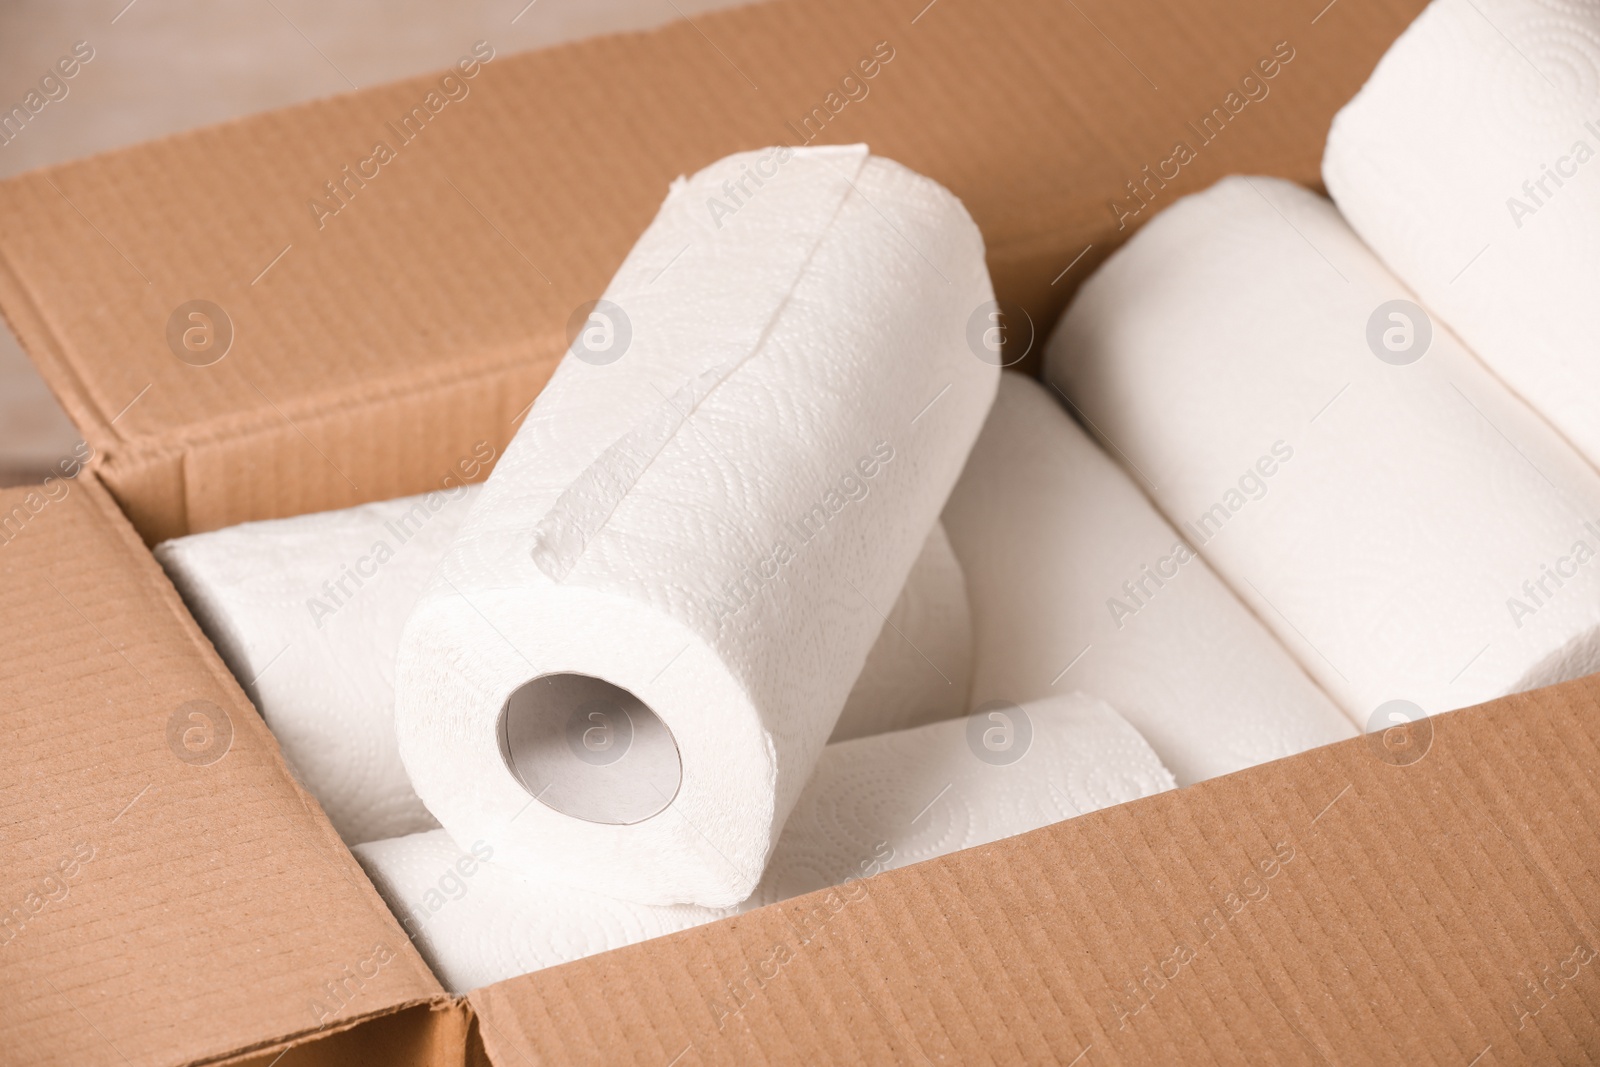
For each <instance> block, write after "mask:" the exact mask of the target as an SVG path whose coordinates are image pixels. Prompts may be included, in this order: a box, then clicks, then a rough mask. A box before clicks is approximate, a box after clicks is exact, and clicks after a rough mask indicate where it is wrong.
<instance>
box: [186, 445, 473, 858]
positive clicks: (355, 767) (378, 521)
mask: <svg viewBox="0 0 1600 1067" xmlns="http://www.w3.org/2000/svg"><path fill="white" fill-rule="evenodd" d="M483 458H485V459H486V458H492V456H490V457H483ZM475 493H476V487H470V486H466V485H463V484H461V483H459V482H457V483H456V484H454V485H453V486H452V487H451V488H449V489H443V490H440V491H438V492H433V493H425V494H423V495H421V496H414V497H405V498H402V499H399V500H386V501H383V502H381V503H376V504H363V505H361V506H360V507H354V508H344V509H341V510H339V511H327V512H319V513H317V514H313V515H300V516H296V517H294V518H291V519H276V520H272V521H268V522H249V523H244V524H242V525H239V526H230V527H228V528H226V529H222V530H213V531H210V532H207V533H202V534H193V535H191V536H188V537H180V538H177V539H175V540H172V541H166V542H163V543H162V544H159V545H157V546H156V548H155V555H156V559H158V560H160V562H161V565H162V567H163V568H165V569H166V572H167V576H168V577H170V578H171V579H172V582H173V584H174V585H176V586H177V588H178V592H179V593H181V594H182V596H183V599H184V603H186V604H187V605H188V606H189V610H190V612H191V613H193V615H194V617H195V619H196V620H197V621H198V622H199V623H200V627H201V629H203V630H205V632H206V636H208V637H210V638H211V643H212V644H214V645H215V646H216V647H217V651H218V652H219V653H220V654H221V656H222V659H223V662H225V663H226V664H227V665H228V669H229V670H231V671H232V672H233V674H234V677H235V678H237V679H238V680H239V684H240V685H241V686H243V687H244V691H245V693H246V694H247V695H248V696H249V697H250V699H251V701H252V702H254V704H255V706H256V707H257V708H258V709H260V711H261V714H262V717H263V718H264V719H265V720H266V723H267V725H268V726H269V727H270V728H271V729H272V732H273V735H274V736H276V737H277V739H278V744H279V746H281V747H282V749H283V754H284V756H285V758H286V759H287V760H288V761H289V764H290V765H291V766H292V767H293V768H294V770H295V772H296V773H297V774H298V775H299V777H300V780H301V782H302V784H304V785H305V787H306V788H307V789H308V790H310V791H311V794H312V795H313V796H315V797H316V798H317V800H318V801H319V802H320V803H321V804H322V808H323V810H324V811H325V812H327V814H328V819H329V821H331V822H332V823H333V826H334V829H336V830H338V831H339V836H340V837H342V838H344V840H345V842H346V843H348V844H354V843H356V842H358V841H372V840H375V839H377V838H382V837H394V836H397V835H400V834H408V833H411V832H413V831H416V830H425V829H429V828H431V827H434V826H437V825H438V823H436V822H434V820H433V817H432V816H430V815H429V814H428V811H427V809H426V808H424V807H423V806H422V801H420V800H418V799H417V795H416V793H415V792H414V791H413V790H412V789H411V783H410V782H409V781H408V780H407V778H406V773H405V768H404V767H403V766H401V763H400V750H399V746H398V745H397V744H396V743H395V737H394V668H395V650H396V649H397V648H399V646H400V630H401V627H402V626H403V625H404V623H405V619H406V616H407V614H408V613H409V612H410V610H411V607H412V605H413V604H415V603H416V600H417V597H418V595H419V594H421V592H422V590H423V588H424V587H425V586H426V585H427V581H428V578H429V576H430V575H431V574H432V573H433V570H434V568H435V567H436V566H437V565H438V563H439V560H440V559H442V558H443V556H444V551H445V549H446V548H447V547H448V546H449V544H450V540H451V538H453V537H454V536H455V531H456V529H457V527H459V526H460V524H461V520H462V519H463V518H465V517H466V514H467V511H468V510H469V509H470V507H471V499H472V496H473V495H474V494H475Z"/></svg>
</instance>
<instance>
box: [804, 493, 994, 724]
mask: <svg viewBox="0 0 1600 1067" xmlns="http://www.w3.org/2000/svg"><path fill="white" fill-rule="evenodd" d="M971 684H972V611H971V608H970V606H969V605H968V602H967V581H966V577H965V576H964V575H963V573H962V570H961V563H960V561H959V560H957V559H956V554H955V550H954V549H953V548H951V547H950V538H949V537H947V536H946V535H945V529H944V525H943V524H942V523H938V522H935V523H934V524H933V532H932V533H930V534H928V540H927V541H926V542H925V543H924V544H923V546H922V553H921V555H919V556H917V561H916V563H914V564H913V565H912V567H911V573H910V574H909V575H908V576H907V577H906V584H905V586H904V587H903V588H902V589H901V590H900V598H899V599H898V600H896V601H895V603H894V607H893V608H891V609H889V615H888V618H886V619H885V620H884V623H883V629H882V630H880V631H879V633H878V639H877V641H876V642H875V643H874V644H873V646H872V651H870V652H868V653H867V663H866V666H864V667H862V668H861V675H860V677H858V678H857V679H856V684H855V688H854V689H852V690H850V698H849V699H848V700H846V701H845V704H844V711H842V712H840V714H839V721H838V723H836V724H835V725H834V728H833V735H832V736H831V737H829V738H828V740H829V741H848V740H850V739H851V738H855V737H867V736H869V735H871V734H881V733H885V732H886V731H889V730H904V729H907V728H908V727H912V726H921V725H922V724H923V723H929V722H938V721H939V720H940V719H953V718H955V717H956V716H958V715H965V714H966V711H967V693H968V691H969V689H970V688H971Z"/></svg>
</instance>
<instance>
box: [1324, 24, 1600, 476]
mask: <svg viewBox="0 0 1600 1067" xmlns="http://www.w3.org/2000/svg"><path fill="white" fill-rule="evenodd" d="M1597 155H1600V4H1596V3H1594V2H1593V0H1587V2H1582V0H1580V2H1576V3H1563V4H1551V3H1548V2H1539V0H1435V2H1434V3H1432V4H1430V5H1429V6H1428V7H1427V9H1426V10H1425V11H1423V13H1422V15H1421V16H1420V17H1418V19H1417V20H1416V22H1414V23H1412V25H1411V27H1410V28H1409V29H1407V30H1406V32H1405V33H1403V34H1402V35H1401V36H1400V39H1399V40H1398V41H1396V42H1395V43H1394V45H1393V46H1392V47H1391V48H1390V49H1389V51H1388V53H1387V54H1386V55H1385V56H1384V57H1383V59H1382V60H1381V61H1380V62H1379V64H1378V67H1377V69H1376V70H1375V71H1374V72H1373V75H1372V77H1371V79H1370V80H1369V81H1368V82H1367V84H1366V86H1365V88H1363V89H1362V90H1361V92H1359V93H1358V94H1356V97H1355V99H1353V100H1351V101H1350V103H1349V104H1347V105H1346V106H1345V108H1344V110H1342V111H1340V112H1339V114H1338V115H1337V116H1336V117H1335V118H1334V122H1333V127H1332V130H1331V131H1330V132H1329V134H1328V145H1327V150H1326V152H1325V154H1324V155H1323V160H1322V175H1323V179H1324V181H1325V182H1326V183H1327V186H1328V191H1329V193H1330V194H1332V196H1333V199H1334V202H1335V203H1337V204H1338V205H1339V210H1340V211H1342V212H1343V213H1344V216H1345V218H1346V219H1348V220H1349V222H1350V225H1351V226H1352V227H1353V228H1354V229H1355V231H1356V232H1357V233H1358V234H1360V235H1361V236H1362V238H1364V239H1365V240H1366V242H1367V244H1368V245H1369V246H1371V248H1372V249H1373V251H1375V252H1377V253H1378V255H1379V256H1380V257H1382V258H1383V260H1384V261H1385V262H1386V263H1387V264H1388V265H1389V267H1390V268H1391V269H1392V270H1393V271H1394V272H1395V273H1396V274H1397V275H1399V276H1400V278H1401V280H1402V281H1404V282H1405V283H1406V284H1407V285H1409V286H1410V287H1411V288H1412V289H1413V290H1414V291H1415V292H1416V293H1418V294H1419V295H1420V297H1421V300H1422V303H1423V304H1424V305H1426V306H1427V308H1428V309H1429V310H1430V311H1432V312H1434V313H1435V314H1437V315H1438V317H1440V318H1442V319H1443V320H1444V321H1445V322H1446V323H1448V324H1449V326H1450V328H1451V329H1452V330H1453V331H1454V332H1455V333H1456V334H1458V335H1459V336H1460V337H1461V339H1462V340H1463V341H1465V342H1466V344H1467V346H1468V347H1469V348H1471V349H1472V351H1473V352H1474V353H1475V354H1476V355H1477V356H1478V357H1479V358H1481V359H1482V360H1483V361H1484V363H1486V364H1488V366H1489V368H1490V369H1491V370H1493V371H1494V372H1495V373H1496V374H1497V375H1499V376H1500V378H1501V379H1502V380H1504V381H1505V382H1506V383H1507V384H1509V385H1510V386H1511V388H1512V389H1514V390H1515V391H1516V392H1517V393H1519V394H1520V395H1521V396H1522V397H1523V399H1525V400H1527V401H1528V403H1529V404H1531V405H1532V406H1533V407H1534V408H1536V409H1537V410H1539V411H1540V412H1541V413H1542V414H1544V416H1545V417H1546V418H1548V419H1549V420H1550V421H1551V422H1552V423H1554V424H1555V426H1556V428H1557V429H1558V430H1560V431H1561V432H1562V433H1563V434H1565V435H1566V437H1567V438H1568V440H1570V441H1571V442H1572V443H1573V444H1575V445H1576V446H1577V447H1578V448H1579V450H1580V451H1582V452H1584V453H1585V454H1586V455H1587V456H1588V457H1589V459H1590V460H1591V461H1592V462H1594V463H1596V464H1600V256H1597V255H1596V254H1595V247H1596V245H1597V244H1600V161H1597Z"/></svg>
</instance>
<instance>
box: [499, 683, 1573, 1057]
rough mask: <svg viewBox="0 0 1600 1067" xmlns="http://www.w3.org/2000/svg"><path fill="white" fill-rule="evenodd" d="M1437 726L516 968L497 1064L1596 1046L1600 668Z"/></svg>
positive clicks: (1404, 1052) (1568, 1049)
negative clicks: (1412, 754) (706, 922)
mask: <svg viewBox="0 0 1600 1067" xmlns="http://www.w3.org/2000/svg"><path fill="white" fill-rule="evenodd" d="M1429 728H1431V734H1432V737H1431V741H1426V742H1425V741H1423V740H1422V735H1421V734H1420V733H1419V734H1416V735H1414V736H1413V738H1412V740H1413V743H1414V745H1415V746H1416V747H1417V748H1419V749H1420V748H1421V747H1422V746H1424V745H1426V753H1425V755H1424V756H1423V757H1422V758H1421V759H1420V760H1418V761H1416V762H1414V763H1411V764H1409V765H1406V766H1398V765H1395V764H1394V763H1392V762H1386V761H1385V760H1384V759H1383V758H1381V757H1380V755H1379V747H1378V745H1377V742H1376V741H1375V739H1373V738H1370V737H1369V738H1357V739H1355V740H1352V741H1349V742H1345V743H1342V744H1338V745H1333V746H1330V747H1327V748H1323V749H1319V750H1316V751H1313V752H1308V753H1304V754H1302V755H1300V756H1296V757H1293V758H1291V759H1287V760H1282V761H1279V762H1277V763H1272V764H1267V765H1264V766H1260V767H1256V768H1252V769H1251V770H1249V771H1245V772H1242V773H1239V774H1235V775H1231V776H1229V777H1226V778H1220V779H1213V780H1211V781H1207V782H1202V783H1200V784H1198V785H1194V786H1190V787H1189V788H1187V789H1183V790H1181V791H1177V792H1170V793H1165V794H1161V795H1158V796H1154V797H1149V798H1146V799H1144V800H1139V801H1135V802H1134V803H1131V804H1124V805H1120V806H1118V807H1115V808H1110V809H1107V810H1104V811H1101V812H1098V813H1095V814H1092V815H1088V816H1084V817H1082V818H1078V819H1074V820H1071V821H1068V822H1065V823H1059V824H1057V825H1055V826H1051V827H1047V828H1045V829H1043V830H1038V831H1035V832H1034V833H1031V834H1027V835H1024V836H1022V837H1017V838H1012V839H1010V840H1007V841H1002V842H998V843H996V844H993V845H988V846H984V847H981V848H975V849H971V850H968V851H966V852H961V853H958V854H956V855H953V856H948V857H945V858H943V859H938V860H933V861H930V862H927V863H922V864H918V865H916V866H912V867H906V868H902V869H900V870H896V871H891V872H889V873H887V874H881V875H878V876H876V877H874V878H872V879H871V880H869V881H867V882H865V883H857V885H856V886H855V887H854V889H852V890H850V891H837V890H836V891H829V892H822V893H815V894H812V895H810V896H808V897H802V898H799V899H796V900H793V901H789V902H786V903H784V904H780V905H774V906H772V907H769V908H765V909H762V910H760V911H757V912H754V913H751V914H749V915H746V916H743V917H741V918H738V919H735V920H729V921H725V922H721V923H718V924H716V925H714V926H709V927H702V928H699V929H695V930H690V931H686V932H684V933H681V934H676V935H673V936H670V937H666V938H661V939H659V940H656V941H651V942H647V943H644V944H640V945H635V946H632V947H629V948H625V949H621V950H618V951H615V952H611V953H608V954H606V955H603V956H598V957H593V958H591V959H588V960H580V961H578V962H576V963H572V964H568V965H566V966H563V967H556V968H552V969H549V970H545V971H540V972H537V973H535V974H531V975H526V976H524V977H522V978H518V979H513V980H511V981H507V982H502V983H499V984H497V985H494V986H490V987H488V988H486V989H481V990H478V991H477V992H475V993H473V994H472V996H471V1001H472V1004H473V1006H474V1008H475V1009H476V1011H477V1014H478V1026H479V1033H480V1035H481V1038H482V1040H483V1043H484V1046H485V1049H486V1050H487V1053H488V1056H489V1058H490V1059H491V1061H492V1062H493V1063H495V1064H497V1065H500V1067H510V1065H512V1064H519V1063H606V1064H616V1063H630V1064H641V1065H651V1067H660V1065H662V1064H666V1063H674V1064H682V1065H691V1064H712V1063H727V1064H811V1063H914V1064H927V1063H939V1064H944V1063H961V1064H978V1063H1040V1062H1055V1063H1070V1064H1095V1063H1100V1064H1105V1063H1148V1064H1175V1063H1285V1064H1288V1063H1297V1064H1324V1065H1325V1064H1354V1063H1410V1064H1441V1065H1442V1064H1454V1065H1458V1067H1459V1065H1463V1064H1469V1063H1472V1064H1506V1063H1518V1062H1541V1063H1554V1062H1562V1063H1579V1062H1593V1061H1594V1059H1595V1058H1596V1056H1597V1055H1600V930H1597V924H1600V884H1597V880H1596V879H1597V873H1596V872H1597V871H1600V834H1597V830H1600V788H1597V786H1600V782H1597V778H1596V766H1597V765H1600V748H1597V746H1600V676H1595V677H1591V678H1588V679H1584V680H1582V681H1578V682H1573V683H1569V684H1567V685H1563V686H1559V687H1556V688H1552V689H1546V690H1542V691H1540V692H1537V693H1533V694H1527V695H1523V696H1517V697H1511V698H1508V699H1505V700H1500V701H1496V702H1495V703H1493V704H1489V705H1485V706H1483V707H1480V708H1474V709H1469V710H1465V711H1457V712H1451V713H1449V714H1447V715H1443V716H1439V717H1435V718H1434V719H1432V720H1431V721H1430V722H1428V723H1425V724H1423V727H1422V729H1423V730H1424V731H1426V730H1428V729H1429ZM1411 729H1413V730H1415V729H1417V728H1416V727H1413V728H1411ZM1414 750H1415V749H1414ZM1541 982H1543V983H1545V989H1544V992H1542V993H1541V992H1538V991H1536V989H1535V983H1541ZM1141 983H1142V984H1143V988H1140V986H1141Z"/></svg>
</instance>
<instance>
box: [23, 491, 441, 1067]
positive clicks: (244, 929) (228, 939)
mask: <svg viewBox="0 0 1600 1067" xmlns="http://www.w3.org/2000/svg"><path fill="white" fill-rule="evenodd" d="M30 494H31V496H30ZM18 509H20V510H18ZM0 523H3V524H4V527H3V534H0V618H3V619H4V620H5V623H4V626H3V628H0V715H3V716H4V724H5V744H4V746H3V747H0V768H3V769H0V871H4V874H5V885H4V896H3V897H0V942H3V943H0V990H3V996H0V1035H3V1048H0V1061H4V1062H8V1063H62V1064H99V1063H104V1064H182V1063H188V1062H192V1061H197V1060H201V1059H207V1058H213V1057H218V1056H221V1055H223V1054H226V1053H231V1052H235V1051H238V1050H241V1049H245V1048H249V1047H252V1046H257V1047H259V1046H262V1045H265V1044H269V1043H271V1042H273V1041H277V1040H280V1039H286V1038H290V1037H294V1036H297V1035H308V1034H313V1033H315V1032H318V1031H320V1030H326V1029H333V1028H337V1027H340V1026H343V1025H346V1024H348V1023H349V1022H351V1021H353V1020H354V1019H356V1018H358V1017H360V1016H362V1015H365V1014H368V1013H371V1012H376V1011H384V1010H387V1009H393V1008H395V1007H398V1006H401V1005H405V1004H411V1003H417V1002H419V1001H427V1000H429V999H432V998H440V997H442V995H443V990H442V989H441V988H440V986H439V984H438V982H437V981H436V980H435V979H434V978H433V976H432V975H431V974H430V973H429V971H428V969H427V967H426V965H425V964H424V963H423V962H422V960H421V958H420V957H419V956H418V955H417V954H416V951H415V950H414V949H413V948H412V947H411V945H410V943H409V942H408V941H407V940H406V936H405V934H404V933H403V932H402V931H401V929H400V927H399V925H398V924H397V923H396V922H395V921H394V919H393V917H392V916H391V915H390V914H389V911H388V909H387V908H386V907H385V906H384V904H383V902H382V901H381V900H380V899H379V897H378V896H377V894H376V892H375V891H374V890H373V889H372V886H371V884H370V883H369V882H368V881H367V879H366V877H365V875H364V874H363V873H362V871H361V869H360V868H359V867H358V866H357V865H356V863H355V861H354V859H353V858H352V857H351V855H350V853H349V852H348V851H347V850H346V849H345V847H344V845H343V844H342V843H341V842H340V841H339V838H338V837H337V835H335V834H334V832H333V828H332V827H331V826H330V825H329V824H328V821H327V819H326V818H325V817H324V816H323V814H322V811H321V809H320V808H319V807H317V804H316V802H315V801H314V800H312V799H311V797H310V796H309V795H308V794H306V793H305V792H304V791H303V790H302V789H301V788H300V787H299V786H298V785H297V784H295V782H294V781H293V779H292V778H291V777H290V775H289V772H288V770H287V768H286V767H285V765H284V762H283V759H282V757H281V756H280V754H279V752H278V747H277V744H276V742H275V741H274V740H273V739H272V735H271V734H270V732H269V731H268V730H267V728H266V726H265V724H264V723H263V722H262V721H261V719H260V717H259V716H258V715H257V714H256V712H255V709H254V708H252V707H251V705H250V703H249V702H248V701H247V700H246V698H245V696H244V694H243V692H241V691H240V689H239V687H238V684H237V683H236V682H235V681H234V679H233V677H232V676H231V675H229V674H228V672H227V669H226V668H225V667H223V666H222V663H221V661H220V660H219V659H218V658H217V656H216V654H215V652H214V651H213V650H212V648H211V646H210V644H208V643H207V641H206V639H205V638H204V636H202V635H201V633H200V631H199V629H198V628H197V627H196V626H195V624H194V623H193V621H191V620H190V619H189V617H188V615H187V613H185V611H184V610H183V606H182V604H181V602H180V601H179V600H178V597H177V594H176V592H175V591H174V590H173V588H172V586H171V584H170V583H169V582H168V581H167V579H166V576H165V575H164V574H162V572H161V569H160V567H159V566H157V565H156V563H155V560H154V559H152V558H151V556H150V554H149V553H148V552H147V551H146V550H145V548H144V546H143V545H142V544H141V543H140V541H139V539H138V537H137V535H136V534H135V533H134V531H133V529H132V527H131V526H129V525H128V523H127V521H126V520H125V519H124V518H123V517H122V515H121V514H120V513H119V512H118V510H117V508H116V505H115V504H114V502H113V501H112V499H111V497H110V495H109V494H108V493H107V492H106V490H105V489H104V488H102V487H101V486H99V485H98V484H97V483H96V482H95V480H94V476H93V475H92V474H85V475H83V476H82V477H80V478H79V479H78V480H77V481H73V482H54V483H51V485H50V487H49V490H48V495H47V493H46V490H45V489H26V488H22V489H9V490H4V491H0ZM196 714H198V715H199V718H195V717H193V716H194V715H196ZM186 732H187V733H186ZM286 1062H287V1061H286Z"/></svg>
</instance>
